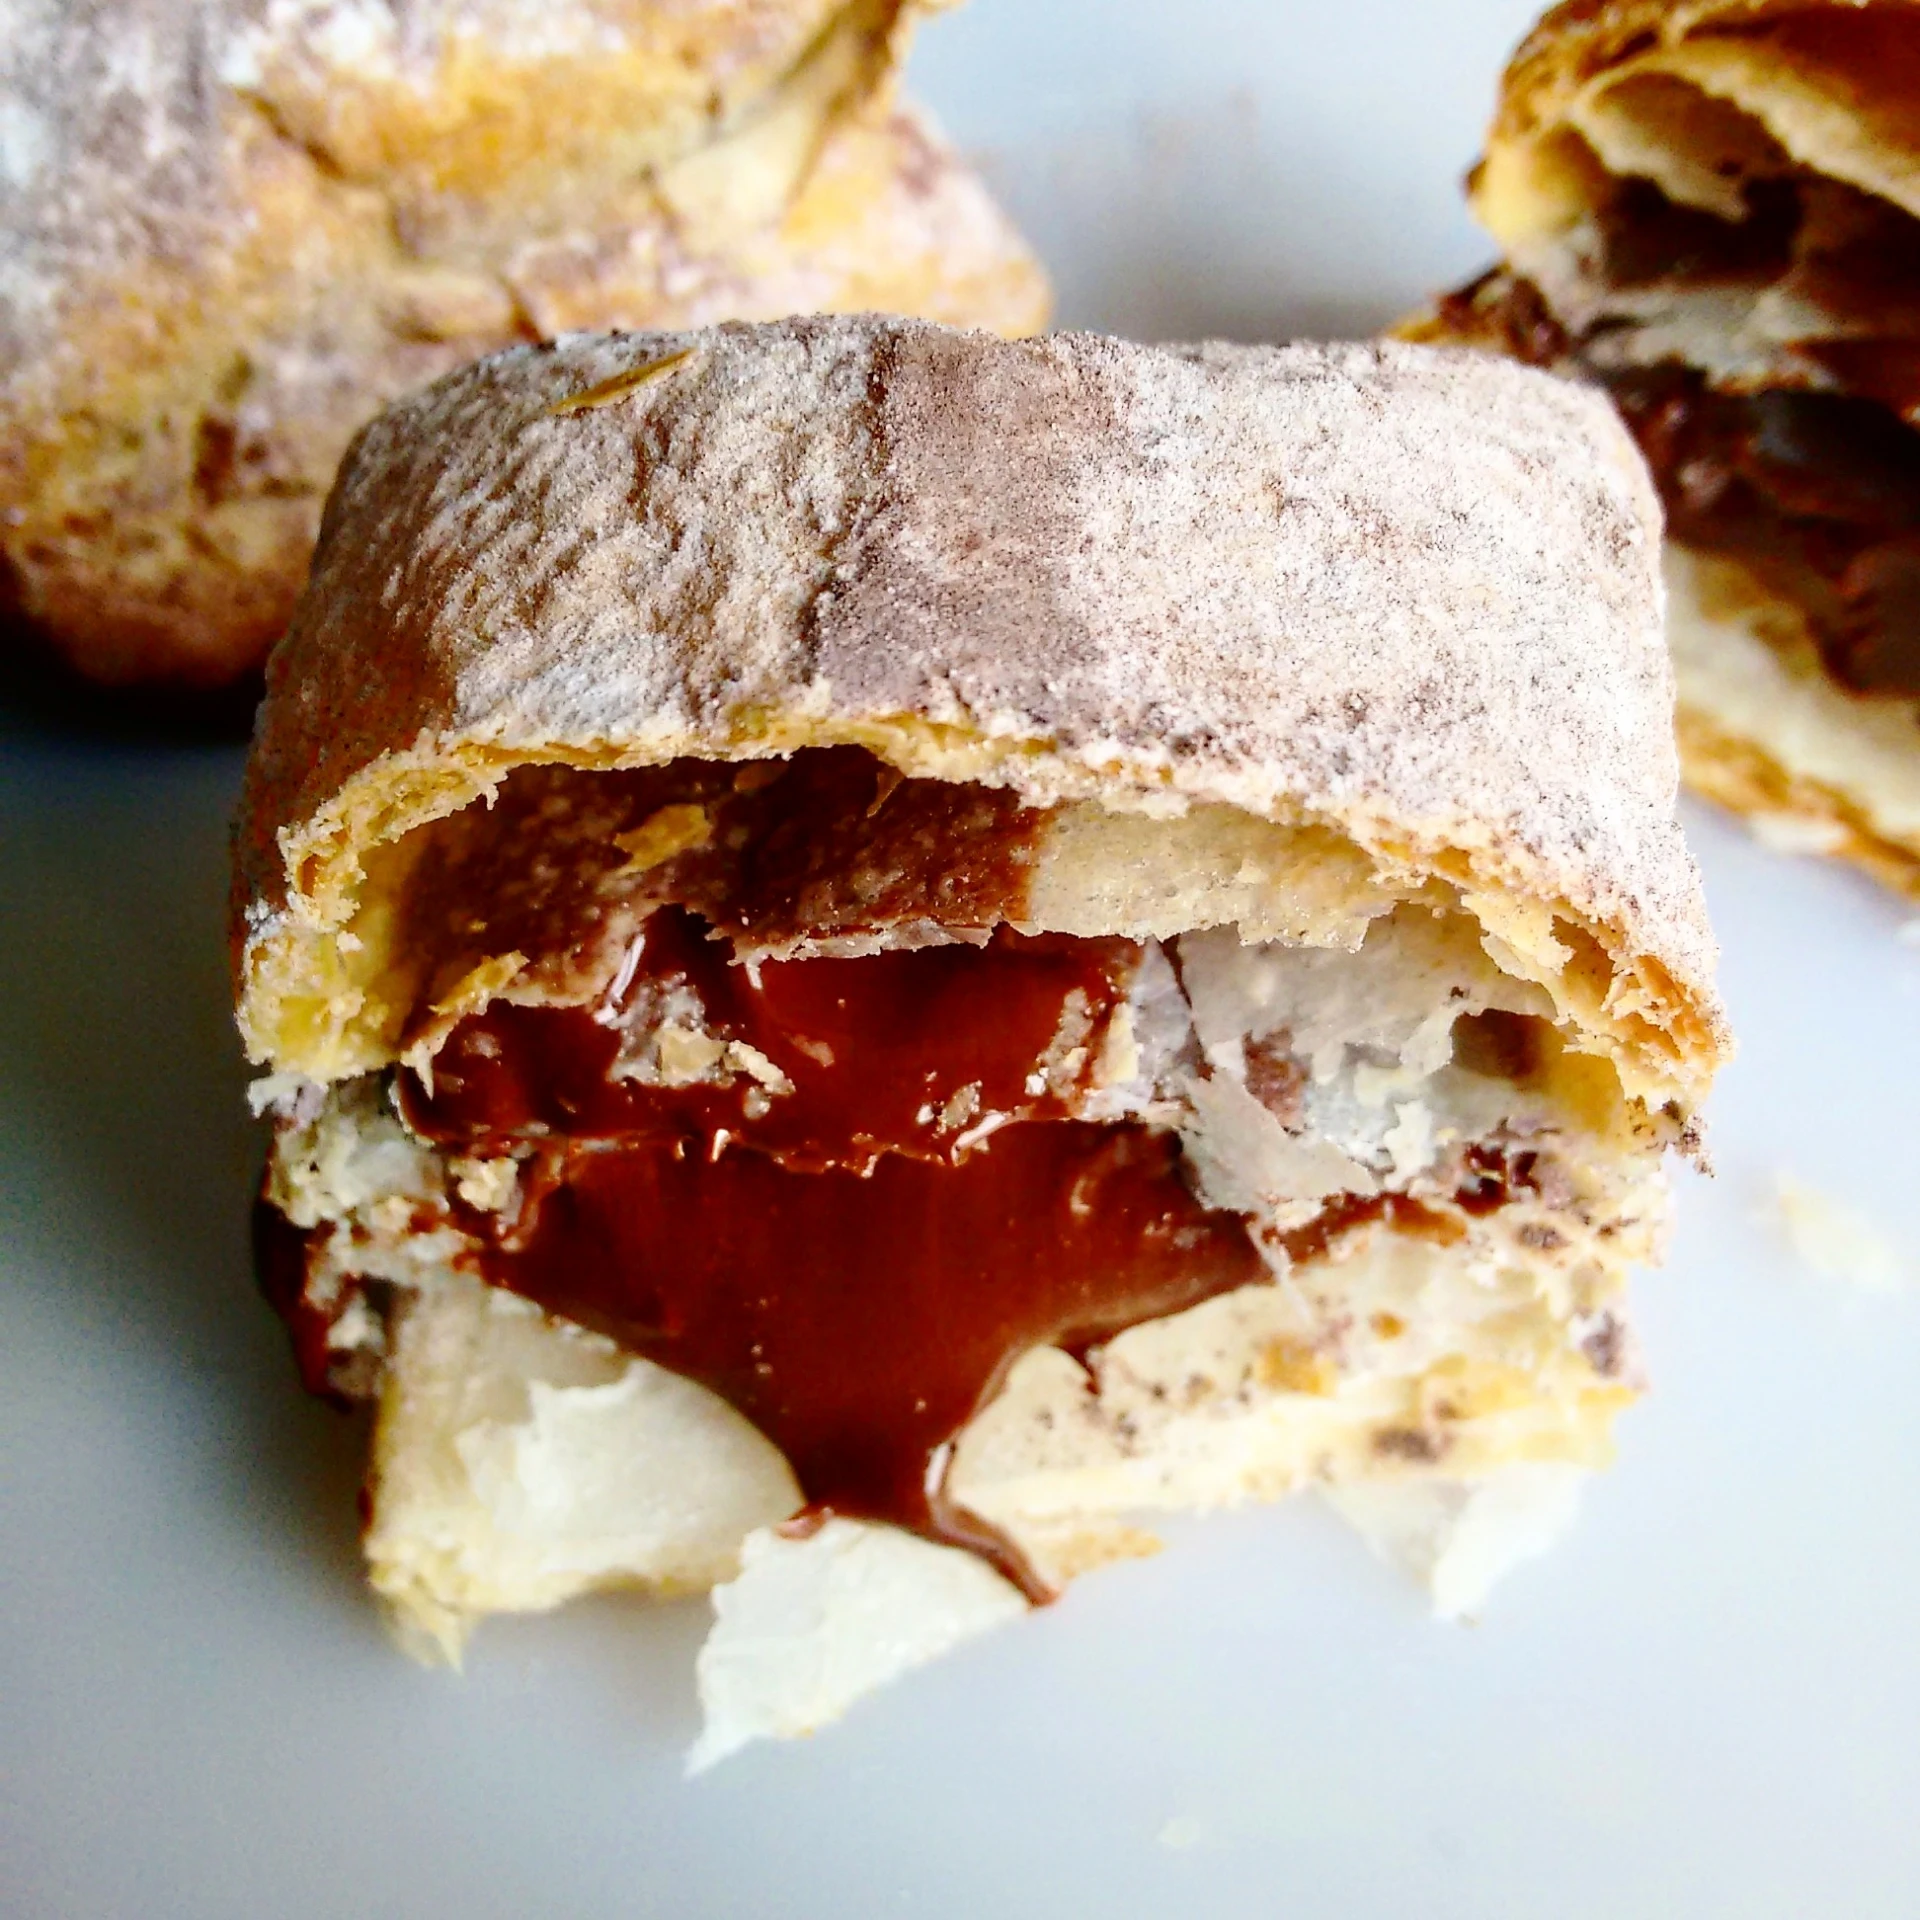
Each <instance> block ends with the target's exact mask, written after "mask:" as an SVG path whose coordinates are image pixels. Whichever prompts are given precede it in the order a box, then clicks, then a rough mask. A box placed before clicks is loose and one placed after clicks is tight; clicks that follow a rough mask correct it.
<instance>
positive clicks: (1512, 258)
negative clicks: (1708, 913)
mask: <svg viewBox="0 0 1920 1920" xmlns="http://www.w3.org/2000/svg"><path fill="white" fill-rule="evenodd" d="M1472 192H1473V203H1474V207H1475V209H1476V211H1477V212H1478V213H1479V215H1480V217H1481V218H1482V220H1484V221H1485V223H1486V224H1487V226H1488V227H1489V228H1490V229H1491V230H1492V232H1493V234H1494V237H1495V238H1496V239H1497V240H1498V241H1499V242H1500V245H1501V247H1502V249H1503V251H1504V253H1505V256H1506V259H1505V264H1504V265H1503V266H1502V267H1501V268H1500V269H1498V270H1497V271H1496V272H1495V273H1493V274H1491V275H1489V276H1488V277H1487V278H1485V279H1483V280H1481V281H1478V282H1476V283H1475V284H1474V285H1472V286H1470V287H1467V288H1465V289H1463V290H1462V291H1461V292H1460V293H1458V294H1455V295H1453V296H1452V297H1451V298H1449V299H1447V300H1444V301H1442V302H1441V303H1440V305H1439V307H1438V308H1437V310H1436V311H1435V313H1434V314H1433V315H1431V316H1429V317H1428V318H1427V319H1426V320H1425V321H1423V322H1421V323H1418V324H1416V325H1415V326H1413V327H1411V328H1409V329H1407V331H1408V333H1409V335H1410V337H1412V338H1416V339H1426V340H1454V341H1465V342H1468V343H1473V344H1480V345H1486V346H1491V347H1495V348H1497V349H1499V350H1501V351H1503V352H1507V353H1512V354H1516V355H1518V356H1519V357H1520V358H1522V359H1525V360H1529V361H1532V362H1534V363H1535V364H1539V365H1549V366H1556V367H1561V368H1567V369H1572V370H1577V371H1579V372H1582V373H1584V374H1585V375H1587V376H1588V377H1590V378H1592V379H1594V380H1597V381H1599V382H1600V383H1601V384H1602V385H1604V386H1605V387H1606V388H1607V389H1608V390H1609V391H1610V392H1611V393H1612V395H1613V397H1614V399H1615V400H1616V401H1617V402H1618V404H1619V407H1620V410H1621V413H1622V414H1623V416H1624V417H1625V419H1626V421H1627V424H1628V425H1629V426H1630V427H1631V428H1632V429H1633V432H1634V435H1635V437H1636V438H1637V439H1638V440H1639V442H1640V445H1641V448H1642V450H1643V451H1644V452H1645V453H1646V455H1647V458H1648V460H1649V462H1650V463H1651V464H1652V467H1653V471H1654V475H1655V478H1656V480H1657V482H1658V484H1659V487H1660V492H1661V496H1662V499H1663V500H1664V502H1665V505H1666V511H1667V516H1668V523H1669V529H1670V533H1671V536H1672V548H1671V554H1670V560H1669V569H1668V584H1669V590H1670V593H1671V599H1672V615H1671V625H1670V633H1671V638H1672V644H1673V655H1674V665H1675V669H1676V672H1677V676H1678V682H1679V726H1680V751H1681V759H1682V764H1683V766H1684V768H1685V770H1686V774H1687V778H1688V779H1689V781H1690V782H1691V783H1692V784H1693V785H1694V786H1696V787H1698V788H1699V789H1700V791H1701V792H1702V793H1705V794H1707V795H1709V796H1710V797H1711V798H1713V799H1715V800H1718V801H1721V802H1723V803H1725V804H1726V805H1729V806H1732V807H1735V808H1738V809H1739V810H1740V811H1742V812H1744V813H1747V814H1749V815H1751V816H1753V817H1754V819H1755V821H1756V824H1758V825H1759V826H1760V828H1761V830H1762V831H1763V832H1764V833H1765V834H1766V835H1767V837H1768V838H1770V839H1774V840H1777V841H1779V842H1780V843H1782V844H1785V845H1788V846H1791V847H1795V848H1802V849H1813V850H1819V851H1825V852H1831V853H1835V854H1839V855H1841V856H1843V857H1845V858H1848V859H1851V860H1853V861H1856V862H1857V863H1858V864H1860V865H1861V866H1863V867H1866V868H1867V869H1868V870H1869V871H1871V872H1873V873H1875V874H1877V875H1878V876H1879V877H1880V878H1881V879H1882V880H1885V881H1886V882H1888V883H1889V884H1890V885H1892V886H1894V887H1896V888H1899V889H1901V890H1903V891H1904V892H1906V893H1907V894H1909V895H1910V896H1913V897H1916V898H1920V12H1916V10H1915V8H1914V7H1913V6H1912V5H1911V4H1904V3H1903V4H1892V3H1891V0H1880V3H1878V4H1864V5H1863V4H1860V3H1859V0H1824V3H1822V0H1789V3H1788V4H1780V3H1779V0H1774V3H1773V4H1766V3H1764V0H1713V3H1712V4H1694V5H1684V6H1669V5H1655V4H1650V3H1649V0H1615V3H1614V4H1603V5H1593V4H1591V3H1590V0H1582V4H1578V5H1570V6H1563V7H1558V8H1556V9H1555V10H1554V11H1553V12H1551V13H1549V14H1548V15H1547V16H1546V18H1545V19H1544V20H1543V21H1542V22H1541V24H1540V26H1539V28H1538V29H1537V30H1536V31H1535V33H1534V34H1533V36H1532V38H1531V39H1529V40H1528V41H1527V42H1526V44H1525V45H1524V46H1523V47H1522V48H1521V49H1520V51H1519V53H1518V54H1517V55H1516V57H1515V59H1514V62H1513V64H1512V66H1511V67H1510V68H1509V69H1508V71H1507V75H1506V79H1505V83H1504V85H1503V88H1502V95H1501V103H1500V110H1499V115H1498V118H1497V119H1496V120H1495V122H1494V126H1493V130H1492V133H1491V135H1490V137H1489V141H1488V146H1487V153H1486V158H1485V160H1484V161H1483V162H1482V163H1481V165H1480V167H1479V169H1478V171H1477V172H1476V174H1475V176H1474V179H1473V183H1472Z"/></svg>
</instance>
